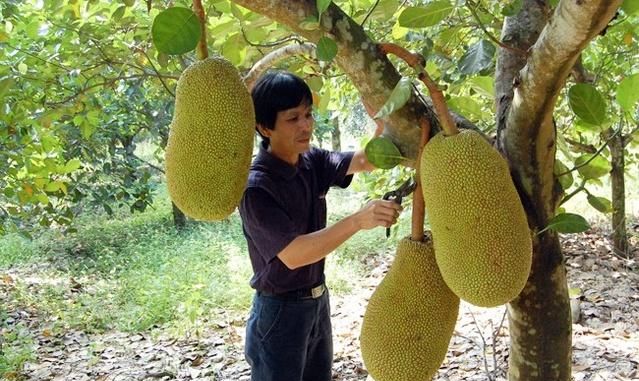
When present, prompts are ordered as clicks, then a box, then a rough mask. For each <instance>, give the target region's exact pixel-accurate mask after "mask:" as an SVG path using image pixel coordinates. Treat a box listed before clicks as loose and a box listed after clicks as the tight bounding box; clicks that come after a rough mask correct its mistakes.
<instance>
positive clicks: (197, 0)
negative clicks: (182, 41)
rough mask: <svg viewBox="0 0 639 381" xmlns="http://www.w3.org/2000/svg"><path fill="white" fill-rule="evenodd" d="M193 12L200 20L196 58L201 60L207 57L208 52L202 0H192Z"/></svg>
mask: <svg viewBox="0 0 639 381" xmlns="http://www.w3.org/2000/svg"><path fill="white" fill-rule="evenodd" d="M193 12H195V14H196V15H197V18H198V19H199V20H200V30H201V32H202V33H201V35H200V41H199V42H198V43H197V48H196V53H197V58H198V59H200V60H203V59H206V58H207V57H208V56H209V50H208V48H207V47H206V14H205V12H204V7H203V6H202V0H193Z"/></svg>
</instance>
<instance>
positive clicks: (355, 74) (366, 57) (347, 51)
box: [232, 0, 476, 160]
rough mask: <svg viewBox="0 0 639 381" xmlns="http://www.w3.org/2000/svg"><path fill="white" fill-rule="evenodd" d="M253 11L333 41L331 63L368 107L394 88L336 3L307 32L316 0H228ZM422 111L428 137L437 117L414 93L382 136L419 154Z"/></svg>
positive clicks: (385, 64)
mask: <svg viewBox="0 0 639 381" xmlns="http://www.w3.org/2000/svg"><path fill="white" fill-rule="evenodd" d="M232 2H233V3H236V4H239V5H241V6H243V7H245V8H247V9H250V10H252V11H254V12H257V13H260V14H262V15H265V16H267V17H269V18H271V19H272V20H275V21H277V22H279V23H281V24H283V25H286V26H287V27H288V28H290V29H291V30H292V31H294V32H295V33H298V34H299V35H300V36H303V37H304V38H306V39H308V40H309V41H311V42H314V43H317V42H318V41H319V39H320V38H321V37H323V36H327V37H330V38H332V39H333V40H335V42H336V43H337V47H338V49H337V56H336V57H335V62H336V63H337V64H338V65H339V67H340V68H341V69H342V70H343V71H344V73H346V74H347V75H348V77H349V78H350V80H351V81H352V82H353V85H354V86H355V88H357V90H358V91H359V93H360V94H361V95H362V98H364V99H366V101H367V102H368V103H369V104H370V106H371V107H372V108H373V109H375V110H379V109H381V108H382V106H383V105H384V103H385V102H386V99H387V98H388V97H389V95H390V93H391V92H392V91H393V88H394V87H395V85H396V84H397V82H398V81H399V79H400V78H401V76H400V74H399V73H398V72H397V70H396V69H395V67H394V66H393V64H392V63H391V61H390V60H389V59H388V58H387V57H386V56H385V55H384V54H382V53H381V52H380V51H379V49H378V48H377V44H376V42H375V41H373V40H371V39H370V38H369V37H368V35H367V34H366V31H365V30H364V29H363V28H362V27H361V26H360V25H359V24H357V23H356V22H355V21H353V20H352V19H351V18H350V17H348V15H347V14H345V13H344V12H343V11H342V10H341V9H340V8H339V7H338V6H337V5H335V4H334V3H331V4H330V6H329V7H328V9H327V10H326V11H325V12H324V14H322V18H321V23H320V27H319V28H318V29H314V30H306V29H302V28H301V27H300V24H302V21H304V19H306V18H307V17H309V16H315V17H317V6H316V2H315V0H281V1H272V0H232ZM422 115H426V117H427V118H428V120H429V122H430V125H431V126H432V128H431V135H432V134H435V133H437V132H438V131H439V129H440V128H439V121H438V120H437V118H436V116H435V112H434V111H433V110H432V106H431V105H430V104H429V103H428V99H427V100H426V103H425V102H422V101H421V99H420V98H419V97H417V96H416V95H415V94H413V96H411V99H410V100H409V101H408V102H407V103H406V105H405V106H404V107H402V108H401V109H400V110H397V111H396V112H394V113H392V114H391V115H390V116H389V117H388V121H389V124H388V125H387V128H386V130H385V131H384V135H386V136H388V137H389V138H390V139H392V140H393V142H394V143H395V144H396V145H397V147H398V148H399V150H400V152H401V153H402V156H404V157H406V158H409V159H413V160H414V159H415V158H416V157H417V153H418V152H419V147H418V145H419V138H420V135H421V133H420V129H419V127H418V126H419V119H420V117H421V116H422ZM453 119H454V120H455V123H456V124H457V126H458V127H460V128H476V127H475V126H474V125H473V124H472V123H470V122H469V121H468V120H466V119H465V118H464V117H463V116H460V115H457V114H455V113H453Z"/></svg>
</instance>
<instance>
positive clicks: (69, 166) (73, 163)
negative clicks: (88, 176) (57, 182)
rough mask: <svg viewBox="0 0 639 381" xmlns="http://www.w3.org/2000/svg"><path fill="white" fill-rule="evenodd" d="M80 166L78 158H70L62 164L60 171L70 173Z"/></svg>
mask: <svg viewBox="0 0 639 381" xmlns="http://www.w3.org/2000/svg"><path fill="white" fill-rule="evenodd" d="M81 166H82V162H81V161H80V159H77V158H76V159H71V160H69V161H67V163H66V164H65V165H64V167H63V168H62V171H61V172H62V173H71V172H73V171H75V170H77V169H79V168H80V167H81Z"/></svg>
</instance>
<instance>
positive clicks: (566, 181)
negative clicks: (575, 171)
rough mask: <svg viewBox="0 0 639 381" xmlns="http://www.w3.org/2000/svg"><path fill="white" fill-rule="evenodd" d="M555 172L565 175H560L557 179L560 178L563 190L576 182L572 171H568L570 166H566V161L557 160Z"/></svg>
mask: <svg viewBox="0 0 639 381" xmlns="http://www.w3.org/2000/svg"><path fill="white" fill-rule="evenodd" d="M553 172H554V174H555V176H557V175H561V174H562V173H563V175H561V176H559V177H558V178H557V180H559V184H561V188H562V189H563V190H567V189H568V188H570V187H571V186H572V184H573V182H574V180H573V178H572V172H568V167H566V165H565V164H564V163H562V162H561V161H559V160H555V168H554V171H553Z"/></svg>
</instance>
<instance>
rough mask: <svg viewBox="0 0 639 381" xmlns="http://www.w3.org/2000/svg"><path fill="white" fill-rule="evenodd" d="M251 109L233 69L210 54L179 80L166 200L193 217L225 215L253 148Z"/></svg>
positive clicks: (238, 190) (236, 196) (237, 195)
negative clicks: (168, 197) (169, 200)
mask: <svg viewBox="0 0 639 381" xmlns="http://www.w3.org/2000/svg"><path fill="white" fill-rule="evenodd" d="M254 128H255V111H254V109H253V101H252V99H251V96H250V94H249V92H248V90H247V89H246V86H245V85H244V83H243V82H242V79H241V78H240V75H239V73H238V71H237V69H236V68H235V67H234V66H233V65H232V64H231V63H230V62H228V61H227V60H225V59H223V58H220V57H210V58H207V59H205V60H202V61H198V62H196V63H194V64H192V65H191V66H189V67H188V68H187V69H186V70H185V71H184V72H183V73H182V75H181V76H180V79H179V80H178V84H177V89H176V94H175V113H174V115H173V121H172V122H171V126H170V132H169V140H168V144H167V146H166V178H167V185H168V190H169V195H170V197H171V200H172V201H173V202H174V203H175V204H176V205H177V207H178V208H179V209H180V210H181V211H182V212H184V214H186V215H187V216H189V217H192V218H194V219H198V220H220V219H223V218H226V217H227V216H228V215H229V214H230V213H231V212H233V210H234V209H235V207H236V206H237V204H238V203H239V200H240V197H241V196H242V192H243V190H244V186H245V185H246V181H247V178H248V169H249V165H250V162H251V153H252V151H253V136H254V131H255V130H254Z"/></svg>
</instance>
